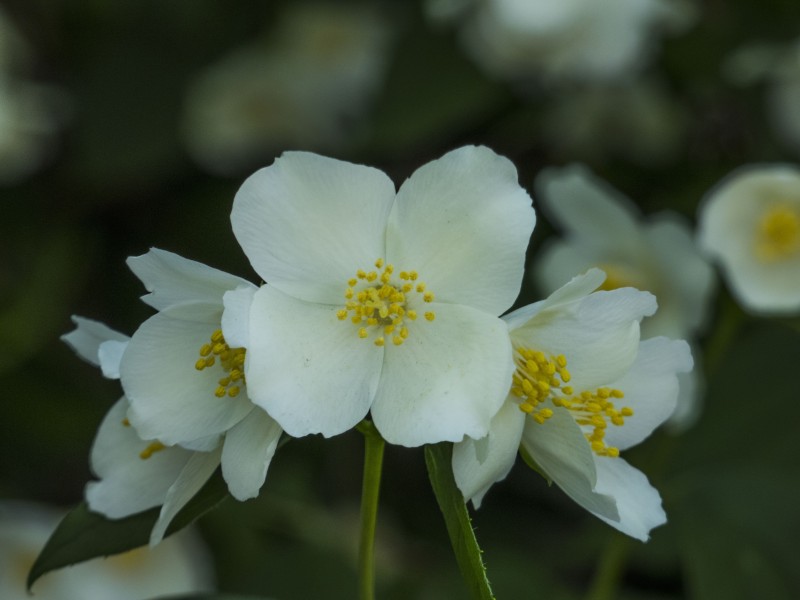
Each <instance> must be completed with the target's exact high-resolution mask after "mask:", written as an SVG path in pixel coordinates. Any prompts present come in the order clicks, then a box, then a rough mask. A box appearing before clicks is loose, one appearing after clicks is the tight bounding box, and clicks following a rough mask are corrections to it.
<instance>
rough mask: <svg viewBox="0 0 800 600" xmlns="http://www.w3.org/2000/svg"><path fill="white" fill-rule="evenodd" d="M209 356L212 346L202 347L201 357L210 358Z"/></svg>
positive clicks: (205, 345) (204, 345)
mask: <svg viewBox="0 0 800 600" xmlns="http://www.w3.org/2000/svg"><path fill="white" fill-rule="evenodd" d="M209 354H211V344H203V345H202V346H200V356H208V355H209Z"/></svg>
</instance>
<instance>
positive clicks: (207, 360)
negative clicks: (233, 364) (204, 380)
mask: <svg viewBox="0 0 800 600" xmlns="http://www.w3.org/2000/svg"><path fill="white" fill-rule="evenodd" d="M216 362H217V357H216V356H206V358H205V363H206V366H205V368H206V369H207V368H208V367H212V366H214V363H216Z"/></svg>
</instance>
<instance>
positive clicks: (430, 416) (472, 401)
mask: <svg viewBox="0 0 800 600" xmlns="http://www.w3.org/2000/svg"><path fill="white" fill-rule="evenodd" d="M430 306H431V309H432V310H433V311H434V312H435V314H436V319H435V320H434V321H432V322H427V321H422V322H417V323H414V327H413V329H412V330H411V332H410V335H409V336H408V339H407V340H406V341H405V343H403V344H402V345H401V346H394V345H392V344H391V343H387V347H386V355H385V358H384V362H383V372H382V374H381V380H380V384H379V386H378V391H377V394H376V396H375V401H374V403H373V405H372V418H373V420H374V422H375V426H376V427H377V428H378V430H379V431H380V432H381V435H382V436H383V437H384V439H385V440H386V441H387V442H389V443H392V444H400V445H403V446H419V445H422V444H431V443H436V442H441V441H445V440H446V441H451V442H458V441H461V439H462V438H463V437H464V436H465V435H467V436H469V437H472V438H474V439H478V438H481V437H483V436H485V435H486V434H487V433H488V431H489V423H490V421H491V419H492V417H493V416H494V415H495V413H496V412H497V411H498V410H499V408H500V406H501V405H502V403H503V401H504V400H505V397H506V394H507V393H508V387H509V385H510V382H511V374H512V372H513V361H512V358H511V343H510V341H509V338H508V330H507V329H506V327H505V324H504V323H503V321H502V320H501V319H499V318H497V317H493V316H491V315H489V314H487V313H485V312H483V311H480V310H478V309H475V308H471V307H468V306H459V305H450V304H440V303H433V304H431V305H430ZM420 320H421V319H420ZM357 341H358V342H361V343H367V344H369V342H368V341H366V340H357Z"/></svg>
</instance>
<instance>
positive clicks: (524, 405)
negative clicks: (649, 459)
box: [510, 347, 633, 457]
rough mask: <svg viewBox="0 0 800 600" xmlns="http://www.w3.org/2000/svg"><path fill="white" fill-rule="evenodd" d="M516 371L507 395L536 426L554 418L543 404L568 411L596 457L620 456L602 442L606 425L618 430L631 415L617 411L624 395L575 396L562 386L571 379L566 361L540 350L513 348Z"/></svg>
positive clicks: (595, 393) (612, 391)
mask: <svg viewBox="0 0 800 600" xmlns="http://www.w3.org/2000/svg"><path fill="white" fill-rule="evenodd" d="M515 363H516V365H517V369H516V371H515V372H514V375H513V377H512V382H511V390H510V393H511V394H512V395H514V396H516V397H517V398H519V409H520V410H521V411H522V412H524V413H526V414H527V415H529V416H530V417H531V418H532V419H533V420H534V421H535V422H536V423H539V424H544V423H545V422H546V421H547V420H548V419H549V418H551V417H552V416H553V410H552V409H551V408H549V407H548V406H545V403H548V402H549V403H550V404H552V405H553V406H558V407H562V408H565V409H566V410H568V411H570V414H572V416H573V418H574V419H575V421H576V423H578V425H580V426H581V427H582V428H584V435H585V436H586V440H587V441H588V442H589V445H590V447H591V448H592V450H593V451H594V452H595V453H596V454H597V455H599V456H609V457H616V456H619V449H618V448H615V447H613V446H609V445H608V444H606V442H605V432H606V429H607V427H608V425H609V424H611V425H615V426H617V427H620V426H622V425H624V424H625V418H626V417H632V416H633V409H631V408H630V407H627V406H626V407H623V408H620V409H617V408H616V407H615V406H614V403H613V400H615V399H620V398H623V397H624V396H625V394H624V393H623V392H622V390H618V389H614V388H608V387H601V388H598V389H596V390H593V391H592V390H584V391H582V392H581V393H580V394H577V395H576V394H575V392H574V390H573V388H572V386H568V385H563V386H562V383H565V382H567V381H569V380H570V379H571V375H570V372H569V371H568V370H567V358H566V357H565V356H564V355H562V354H559V355H558V356H549V357H547V356H546V355H545V354H544V353H543V352H541V351H539V350H532V349H530V348H525V347H518V348H516V358H515Z"/></svg>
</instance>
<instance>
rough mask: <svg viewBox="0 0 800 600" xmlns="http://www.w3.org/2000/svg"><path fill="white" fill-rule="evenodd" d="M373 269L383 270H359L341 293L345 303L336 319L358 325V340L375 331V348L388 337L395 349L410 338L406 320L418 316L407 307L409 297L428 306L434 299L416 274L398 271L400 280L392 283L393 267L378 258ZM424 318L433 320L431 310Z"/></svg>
mask: <svg viewBox="0 0 800 600" xmlns="http://www.w3.org/2000/svg"><path fill="white" fill-rule="evenodd" d="M375 268H376V269H382V271H380V272H378V271H369V272H366V271H364V270H362V269H359V270H358V271H357V272H356V276H355V277H354V278H352V279H350V280H349V281H348V282H347V289H346V290H345V292H344V297H345V299H346V300H347V302H346V303H345V307H344V308H343V309H341V310H339V311H338V312H337V313H336V316H337V318H338V319H339V320H340V321H344V320H345V319H347V318H348V315H349V317H350V321H351V322H352V323H353V324H355V325H357V326H358V337H360V338H362V339H365V338H368V337H369V336H370V330H374V331H377V332H378V335H377V336H376V337H375V339H374V340H373V343H374V344H375V345H376V346H383V345H385V344H386V339H387V338H391V340H392V343H393V344H394V345H395V346H400V345H402V344H403V342H405V340H406V339H407V338H408V335H409V331H408V326H407V325H406V321H407V320H408V321H416V320H417V318H418V316H419V315H418V314H417V311H416V310H414V309H410V308H408V299H409V296H410V295H411V294H417V295H419V296H421V297H422V301H423V302H427V303H430V302H433V301H434V298H435V296H434V295H433V292H431V291H429V290H427V289H426V287H425V284H424V283H423V282H422V281H419V275H418V274H417V272H416V271H400V273H398V274H397V277H398V279H399V280H400V281H399V282H397V283H393V275H394V266H393V265H391V264H386V265H385V264H384V261H383V259H382V258H379V259H378V260H376V261H375ZM356 288H358V289H356ZM423 316H424V318H425V319H426V320H427V321H433V320H434V319H435V318H436V314H435V313H434V312H433V311H426V312H425V313H424V314H423Z"/></svg>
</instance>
